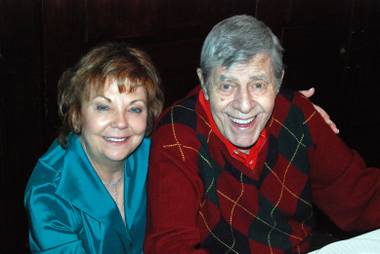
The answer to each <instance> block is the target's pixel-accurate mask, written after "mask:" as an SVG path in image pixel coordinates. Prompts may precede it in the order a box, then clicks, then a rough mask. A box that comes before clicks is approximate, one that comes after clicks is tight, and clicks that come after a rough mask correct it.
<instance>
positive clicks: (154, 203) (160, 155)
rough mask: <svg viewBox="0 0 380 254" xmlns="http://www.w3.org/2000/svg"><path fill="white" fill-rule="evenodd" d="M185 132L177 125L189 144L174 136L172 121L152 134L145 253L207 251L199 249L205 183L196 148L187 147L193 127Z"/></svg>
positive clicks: (178, 133) (178, 132)
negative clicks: (198, 169)
mask: <svg viewBox="0 0 380 254" xmlns="http://www.w3.org/2000/svg"><path fill="white" fill-rule="evenodd" d="M181 132H182V133H181ZM185 132H186V130H185V128H180V129H176V134H177V135H178V136H181V137H189V138H188V140H189V142H185V143H186V144H184V143H181V144H179V143H177V141H178V140H177V141H176V140H174V138H173V135H172V133H171V126H170V125H167V126H164V127H161V128H160V129H158V130H157V131H156V132H155V133H154V135H153V138H152V140H153V141H152V147H151V154H150V168H149V174H148V183H147V191H148V219H147V233H146V238H145V243H144V253H145V254H161V253H162V254H167V253H176V254H190V253H191V254H206V253H208V252H207V251H206V250H202V249H199V244H200V241H201V239H200V232H199V227H198V211H199V207H200V202H201V197H202V194H203V187H202V183H201V180H200V178H199V176H198V172H197V159H196V157H197V156H196V151H194V150H191V149H189V148H186V145H189V147H190V146H192V144H194V142H195V140H196V138H195V137H190V136H191V131H189V133H185ZM183 134H185V135H183ZM192 138H193V139H194V141H191V139H192ZM180 142H184V140H183V139H181V140H180ZM191 143H192V144H191Z"/></svg>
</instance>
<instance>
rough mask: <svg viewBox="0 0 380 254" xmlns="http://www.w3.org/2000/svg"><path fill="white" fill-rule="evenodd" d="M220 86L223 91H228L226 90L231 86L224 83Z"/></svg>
mask: <svg viewBox="0 0 380 254" xmlns="http://www.w3.org/2000/svg"><path fill="white" fill-rule="evenodd" d="M221 88H222V90H224V91H228V90H231V88H232V86H231V85H230V84H227V83H224V84H222V86H221Z"/></svg>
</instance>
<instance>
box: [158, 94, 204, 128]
mask: <svg viewBox="0 0 380 254" xmlns="http://www.w3.org/2000/svg"><path fill="white" fill-rule="evenodd" d="M199 91H200V88H199V87H196V88H195V89H193V90H192V91H190V93H189V94H187V95H186V96H185V97H184V98H182V99H180V100H178V101H176V102H174V103H173V104H172V105H171V106H169V107H168V108H166V109H165V110H164V111H163V113H162V114H161V116H160V118H159V121H158V125H157V128H161V127H162V126H165V125H168V124H170V125H173V124H182V125H186V126H189V127H190V128H196V123H197V120H198V117H199V114H200V112H199V103H198V95H199Z"/></svg>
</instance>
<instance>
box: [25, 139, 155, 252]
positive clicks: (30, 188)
mask: <svg viewBox="0 0 380 254" xmlns="http://www.w3.org/2000/svg"><path fill="white" fill-rule="evenodd" d="M149 147H150V139H148V138H145V139H144V140H143V142H142V144H141V145H140V146H139V147H138V148H137V149H136V150H135V151H134V152H133V153H132V154H131V155H129V157H128V158H127V160H126V162H125V169H124V170H125V174H124V207H125V208H124V210H125V211H124V212H125V220H126V224H124V223H123V219H122V217H121V215H120V212H119V210H118V208H117V205H116V203H115V202H114V200H113V199H112V197H111V196H110V194H109V193H108V191H107V190H106V188H105V186H104V185H103V184H102V182H101V180H100V178H99V177H98V175H97V174H96V172H95V170H94V169H93V167H92V165H91V164H90V162H89V160H88V157H87V155H86V154H85V152H84V150H83V147H82V145H81V143H80V140H79V137H78V136H77V135H75V134H70V135H69V140H68V147H67V148H66V149H63V148H62V147H61V146H60V144H59V143H58V141H57V140H56V141H54V142H53V144H52V145H51V146H50V148H49V150H48V151H47V152H46V154H44V155H43V156H42V157H41V158H40V159H39V160H38V162H37V165H36V166H35V168H34V170H33V173H32V175H31V177H30V179H29V182H28V184H27V187H26V191H25V199H24V203H25V207H26V209H27V212H28V215H29V222H30V230H29V244H30V250H31V251H32V252H33V253H131V254H137V253H143V250H142V248H143V241H144V234H145V224H146V191H145V182H146V175H147V170H148V157H149Z"/></svg>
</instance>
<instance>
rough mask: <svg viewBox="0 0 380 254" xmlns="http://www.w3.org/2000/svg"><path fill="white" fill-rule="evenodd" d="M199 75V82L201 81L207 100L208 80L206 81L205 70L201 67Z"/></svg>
mask: <svg viewBox="0 0 380 254" xmlns="http://www.w3.org/2000/svg"><path fill="white" fill-rule="evenodd" d="M197 75H198V79H199V82H200V83H201V87H202V90H203V93H204V95H205V98H206V100H208V92H207V87H206V82H205V79H204V76H203V71H202V69H201V68H197Z"/></svg>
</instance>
